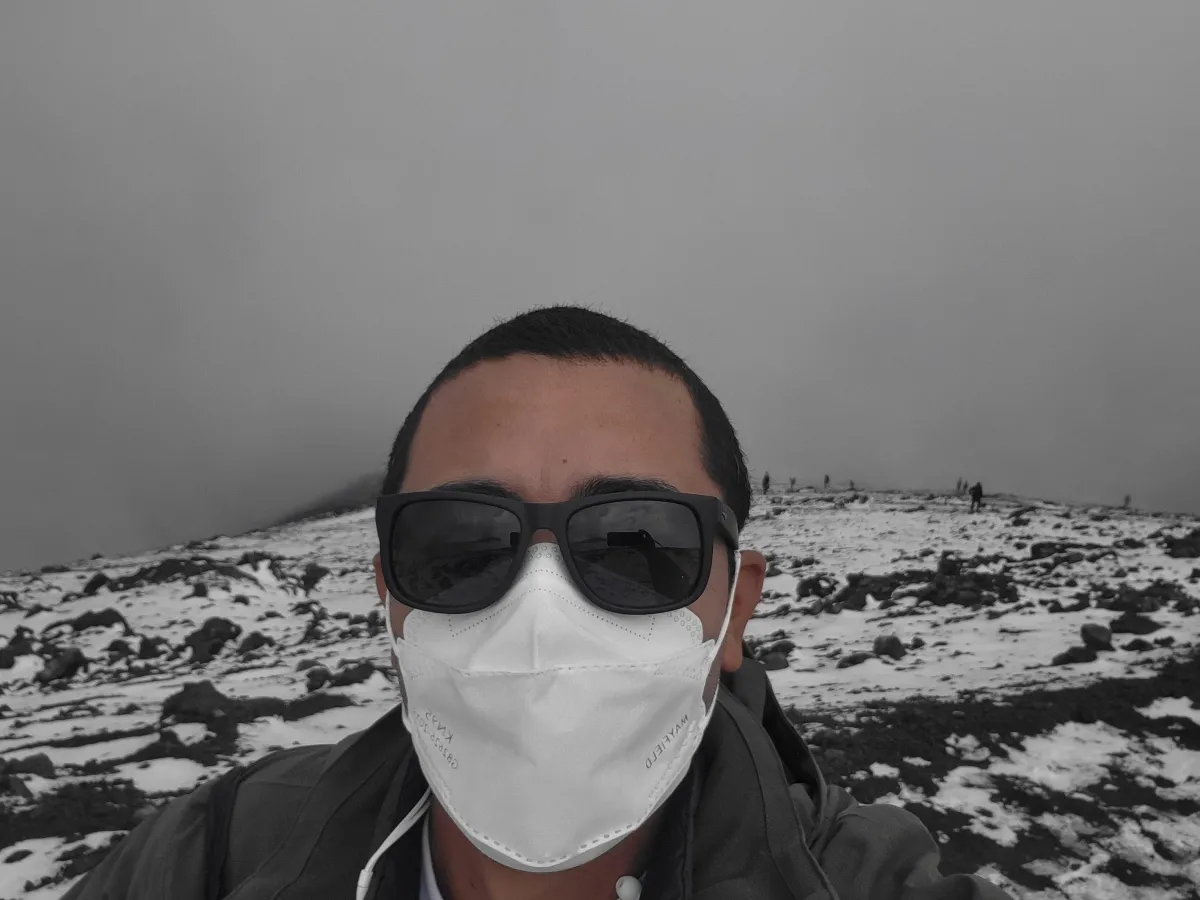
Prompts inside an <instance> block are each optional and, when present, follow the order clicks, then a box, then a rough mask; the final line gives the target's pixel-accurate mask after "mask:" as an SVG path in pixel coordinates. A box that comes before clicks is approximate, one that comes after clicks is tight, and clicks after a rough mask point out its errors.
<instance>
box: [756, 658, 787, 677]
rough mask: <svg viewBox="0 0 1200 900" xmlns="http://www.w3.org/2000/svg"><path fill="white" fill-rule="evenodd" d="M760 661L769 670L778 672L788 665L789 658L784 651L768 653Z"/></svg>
mask: <svg viewBox="0 0 1200 900" xmlns="http://www.w3.org/2000/svg"><path fill="white" fill-rule="evenodd" d="M760 662H762V664H763V667H764V668H765V669H766V670H767V671H768V672H776V671H778V670H780V669H786V668H787V667H788V658H787V656H785V655H784V654H782V653H767V654H765V655H764V656H763V657H762V659H761V660H760Z"/></svg>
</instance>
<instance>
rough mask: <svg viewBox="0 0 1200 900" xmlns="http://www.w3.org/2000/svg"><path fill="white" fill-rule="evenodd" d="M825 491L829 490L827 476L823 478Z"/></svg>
mask: <svg viewBox="0 0 1200 900" xmlns="http://www.w3.org/2000/svg"><path fill="white" fill-rule="evenodd" d="M825 490H829V476H828V475H826V476H825Z"/></svg>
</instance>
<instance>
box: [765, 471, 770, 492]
mask: <svg viewBox="0 0 1200 900" xmlns="http://www.w3.org/2000/svg"><path fill="white" fill-rule="evenodd" d="M770 489H771V473H770V472H763V493H764V494H765V493H766V492H767V491H769V490H770Z"/></svg>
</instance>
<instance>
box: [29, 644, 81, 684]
mask: <svg viewBox="0 0 1200 900" xmlns="http://www.w3.org/2000/svg"><path fill="white" fill-rule="evenodd" d="M87 668H88V659H87V657H86V656H84V655H83V651H82V650H80V649H79V648H78V647H71V648H69V649H67V650H64V651H63V652H61V653H59V654H58V655H57V656H56V657H54V658H53V659H52V660H50V662H48V663H46V667H45V668H44V669H42V671H40V672H38V673H37V675H35V676H34V681H37V682H39V683H40V684H50V683H51V682H52V681H59V680H64V681H65V680H67V679H70V678H71V677H72V676H73V675H75V673H76V672H78V671H80V670H81V669H83V670H85V671H86V670H87Z"/></svg>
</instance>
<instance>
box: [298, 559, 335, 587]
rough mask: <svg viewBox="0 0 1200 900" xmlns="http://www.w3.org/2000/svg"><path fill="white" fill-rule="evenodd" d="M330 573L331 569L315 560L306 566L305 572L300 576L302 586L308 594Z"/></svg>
mask: <svg viewBox="0 0 1200 900" xmlns="http://www.w3.org/2000/svg"><path fill="white" fill-rule="evenodd" d="M328 574H329V570H328V569H327V568H325V567H324V566H322V565H318V564H317V563H315V562H310V563H309V564H308V565H307V566H305V567H304V574H303V575H301V576H300V587H301V588H302V589H303V590H304V593H306V594H307V593H309V592H310V591H311V590H312V589H313V588H315V587H316V586H317V583H318V582H319V581H320V580H321V579H322V578H324V577H325V576H326V575H328Z"/></svg>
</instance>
